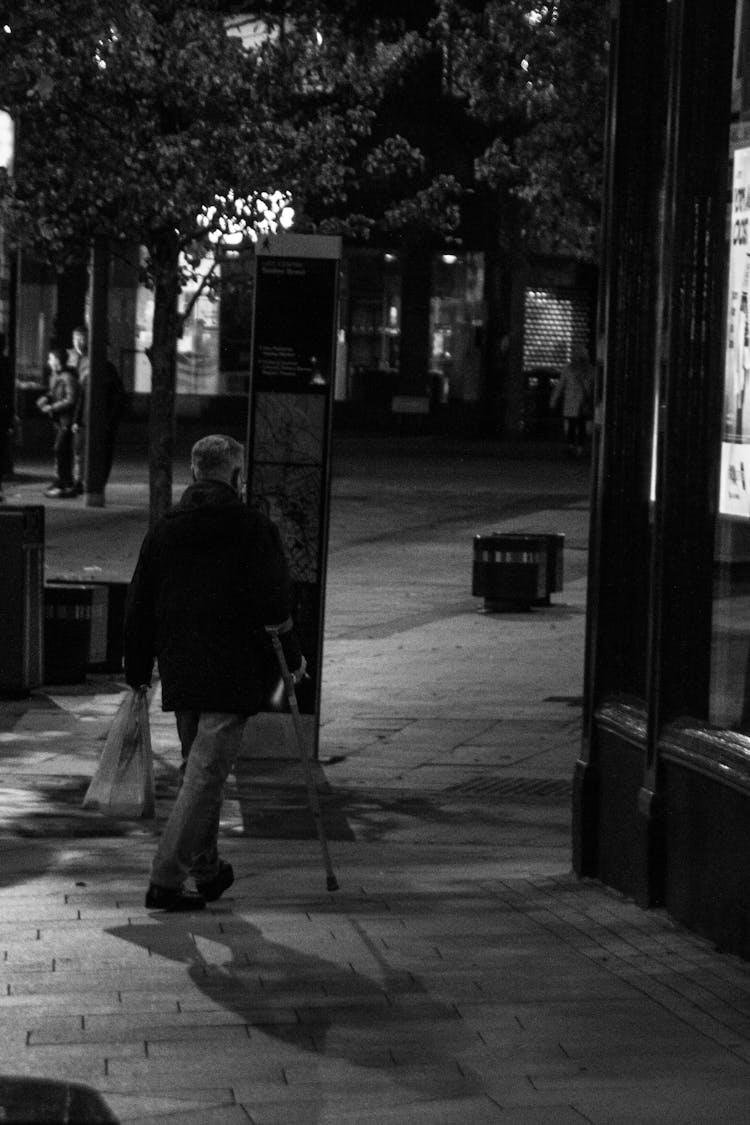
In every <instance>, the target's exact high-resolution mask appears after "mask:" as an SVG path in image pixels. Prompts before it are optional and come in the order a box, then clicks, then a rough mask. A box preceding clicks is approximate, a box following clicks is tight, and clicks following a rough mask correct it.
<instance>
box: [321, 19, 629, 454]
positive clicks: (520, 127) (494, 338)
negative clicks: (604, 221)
mask: <svg viewBox="0 0 750 1125" xmlns="http://www.w3.org/2000/svg"><path fill="white" fill-rule="evenodd" d="M368 7H369V15H368V16H366V17H365V16H364V15H363V14H362V10H361V5H359V6H358V5H357V4H356V2H355V3H354V4H353V8H354V9H355V13H356V12H358V13H359V18H362V19H365V18H369V19H375V18H377V17H378V15H379V14H381V13H383V12H387V13H389V14H392V8H391V5H390V4H389V3H388V2H387V0H381V2H379V3H374V4H373V5H370V6H368ZM428 7H429V9H430V12H429V13H428V12H427V11H426V8H428ZM606 9H607V5H606V3H605V2H604V0H551V2H548V3H542V2H541V0H434V3H432V4H429V5H427V4H419V5H416V6H415V9H412V8H411V6H405V8H404V11H405V12H406V13H407V15H406V16H405V17H403V19H402V23H401V33H402V34H403V33H408V31H409V29H410V31H411V34H412V36H413V37H415V38H413V39H412V44H411V50H410V55H409V65H408V66H407V67H405V68H403V69H402V71H401V73H400V75H399V76H398V79H397V81H396V82H395V83H394V84H393V85H392V87H391V88H390V90H389V91H387V92H386V93H385V95H384V99H383V102H382V103H381V106H380V107H379V112H378V117H377V120H376V121H375V122H374V123H373V127H372V131H371V134H368V136H367V137H366V138H365V140H364V142H363V146H364V147H363V151H362V153H361V157H360V167H361V168H362V170H363V172H364V175H363V176H361V177H360V180H359V182H358V183H353V184H352V185H351V192H350V194H349V197H348V200H347V202H348V203H349V204H350V205H351V204H352V203H353V204H354V205H355V208H356V210H357V211H358V212H364V213H365V214H366V215H367V216H368V220H369V232H370V233H371V234H372V235H375V234H376V233H377V232H381V233H382V234H387V235H388V236H390V237H391V238H397V239H400V240H401V243H402V247H403V249H404V252H405V253H406V255H407V257H408V256H409V251H410V246H411V245H412V244H413V243H417V244H418V247H419V252H421V253H424V252H426V248H429V246H430V245H431V244H432V245H435V238H436V237H438V238H440V239H442V240H446V239H447V240H450V239H454V240H455V241H456V242H457V243H463V244H464V245H469V246H471V247H472V248H475V249H482V250H483V251H484V254H485V278H486V282H485V296H486V304H487V331H486V346H485V388H484V391H485V395H484V397H485V407H486V408H487V409H485V410H484V411H483V416H484V417H485V418H488V419H490V420H491V422H492V428H493V429H495V428H496V427H497V426H498V425H499V426H500V427H501V428H504V429H505V431H506V432H511V433H512V432H514V431H515V430H516V429H517V427H518V423H519V421H520V410H521V394H522V386H521V379H520V375H521V372H520V370H515V371H514V370H513V369H512V364H511V355H512V354H514V353H516V354H517V353H518V352H519V350H520V349H518V348H515V349H511V348H510V347H509V341H511V339H512V338H513V336H514V334H515V333H516V332H517V328H518V318H517V317H514V316H513V310H512V307H511V298H512V282H513V278H514V276H517V274H518V271H519V269H520V268H521V267H522V266H523V264H524V262H525V260H526V258H527V256H528V254H529V253H530V252H532V251H543V252H546V253H551V252H554V253H560V254H568V255H572V256H574V257H577V258H581V259H584V260H589V261H591V260H594V259H595V258H596V253H597V249H598V227H599V205H600V191H601V175H602V167H603V153H602V149H603V134H604V104H605V91H606V70H607V65H606V51H607V44H606V29H607V10H606ZM412 15H413V19H412V22H411V24H406V23H404V22H403V20H404V19H409V17H410V16H412ZM389 26H395V23H391V24H390V25H389ZM336 206H337V213H340V207H339V204H338V203H337V205H336Z"/></svg>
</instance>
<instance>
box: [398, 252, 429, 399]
mask: <svg viewBox="0 0 750 1125" xmlns="http://www.w3.org/2000/svg"><path fill="white" fill-rule="evenodd" d="M431 284H432V258H431V255H430V243H429V241H428V240H426V239H407V240H406V241H405V249H404V254H403V264H402V275H401V354H400V361H399V378H398V393H399V394H400V395H408V396H410V397H417V398H426V397H427V394H428V385H429V369H430V292H431Z"/></svg>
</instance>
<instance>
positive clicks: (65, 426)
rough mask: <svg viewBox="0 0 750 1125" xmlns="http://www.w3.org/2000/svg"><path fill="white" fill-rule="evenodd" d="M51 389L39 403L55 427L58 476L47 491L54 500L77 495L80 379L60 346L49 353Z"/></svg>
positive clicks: (56, 472) (56, 474)
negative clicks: (75, 462)
mask: <svg viewBox="0 0 750 1125" xmlns="http://www.w3.org/2000/svg"><path fill="white" fill-rule="evenodd" d="M48 366H49V370H50V381H49V389H48V390H47V392H46V394H43V395H40V397H39V398H38V399H37V400H36V405H37V407H38V408H39V410H41V412H42V414H46V415H47V417H48V418H50V419H51V421H52V422H53V424H54V427H55V442H54V447H53V448H54V452H55V479H54V480H53V482H52V484H51V485H50V486H49V488H48V489H47V490H46V491H45V493H44V495H45V496H48V497H49V498H50V499H52V500H60V499H62V500H67V499H69V498H70V497H72V496H75V495H76V490H75V488H74V487H73V416H74V414H75V409H76V404H77V402H78V379H77V377H76V374H75V372H74V371H70V370H69V369H68V368H67V367H66V366H65V354H64V352H63V351H62V350H61V349H60V348H53V349H52V350H51V351H50V353H49V359H48Z"/></svg>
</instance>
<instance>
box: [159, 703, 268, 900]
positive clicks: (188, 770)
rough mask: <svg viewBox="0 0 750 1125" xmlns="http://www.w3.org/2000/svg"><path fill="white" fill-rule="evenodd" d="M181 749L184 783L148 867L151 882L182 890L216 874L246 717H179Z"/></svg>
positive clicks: (195, 713) (208, 714) (197, 713)
mask: <svg viewBox="0 0 750 1125" xmlns="http://www.w3.org/2000/svg"><path fill="white" fill-rule="evenodd" d="M175 718H176V719H177V733H178V734H179V736H180V744H181V746H182V771H183V776H182V783H181V785H180V791H179V793H178V794H177V800H176V801H175V803H174V807H173V808H172V812H171V813H170V815H169V819H168V820H167V823H166V825H165V826H164V831H163V832H162V834H161V839H160V840H159V846H158V848H157V850H156V855H155V856H154V862H153V864H152V867H151V882H152V883H156V885H157V886H159V887H169V888H177V887H181V886H182V885H183V883H184V882H185V880H186V879H187V877H188V875H192V876H193V878H194V879H195V881H196V883H204V882H208V881H209V880H211V879H213V878H214V877H215V876H216V874H217V872H218V870H219V847H218V838H219V818H220V816H221V803H222V800H223V797H224V782H225V781H226V779H227V777H228V776H229V773H230V772H231V770H232V767H233V765H234V762H235V759H236V757H237V754H238V753H239V749H240V746H241V744H242V732H243V730H244V727H245V724H246V722H247V716H246V715H234V714H228V713H225V712H223V711H177V712H176V715H175Z"/></svg>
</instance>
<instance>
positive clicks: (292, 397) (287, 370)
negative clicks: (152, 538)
mask: <svg viewBox="0 0 750 1125" xmlns="http://www.w3.org/2000/svg"><path fill="white" fill-rule="evenodd" d="M340 257H341V239H340V238H336V237H330V236H329V237H324V236H315V235H295V234H279V235H275V236H266V237H263V238H261V239H260V241H259V242H258V244H257V247H256V270H255V286H254V309H253V346H252V365H251V374H250V404H249V405H250V409H249V417H248V455H247V466H248V502H249V503H251V504H255V505H257V506H259V507H260V508H261V509H262V510H264V511H266V512H267V514H268V515H269V516H270V517H271V519H273V521H274V522H275V523H276V525H277V526H278V528H279V530H280V532H281V537H282V540H283V542H284V546H285V549H286V554H287V558H288V561H289V569H290V573H291V578H292V582H293V586H294V607H293V615H294V621H295V628H296V631H297V634H298V636H299V639H300V643H301V646H302V651H303V652H304V654H305V657H306V659H307V662H308V673H309V678H308V679H307V680H305V681H303V683H301V684H300V685H299V687H298V689H297V697H298V702H299V707H300V712H301V714H302V721H303V724H304V726H305V727H306V729H307V732H308V734H309V740H310V741H309V745H310V746H311V749H312V750H313V753H314V754H315V755H316V756H317V744H318V731H319V712H320V685H321V665H322V653H323V613H324V594H325V577H326V557H327V552H328V505H329V494H330V458H331V451H330V439H331V412H332V400H333V391H334V385H335V373H336V342H337V335H336V325H337V315H338V279H339V260H340ZM278 698H279V696H278V691H277V692H273V691H272V692H271V695H270V699H271V701H272V703H274V704H276V703H277V702H278ZM265 710H266V712H267V713H266V714H265V715H264V717H263V718H264V724H263V731H262V734H263V739H264V741H265V742H266V744H267V745H275V746H276V747H277V753H279V754H281V755H283V756H286V755H287V754H289V755H290V756H291V755H293V753H294V750H293V747H292V746H290V745H289V740H290V725H289V721H288V716H285V715H283V714H282V715H277V714H275V713H274V708H273V706H269V707H268V708H266V709H265Z"/></svg>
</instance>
